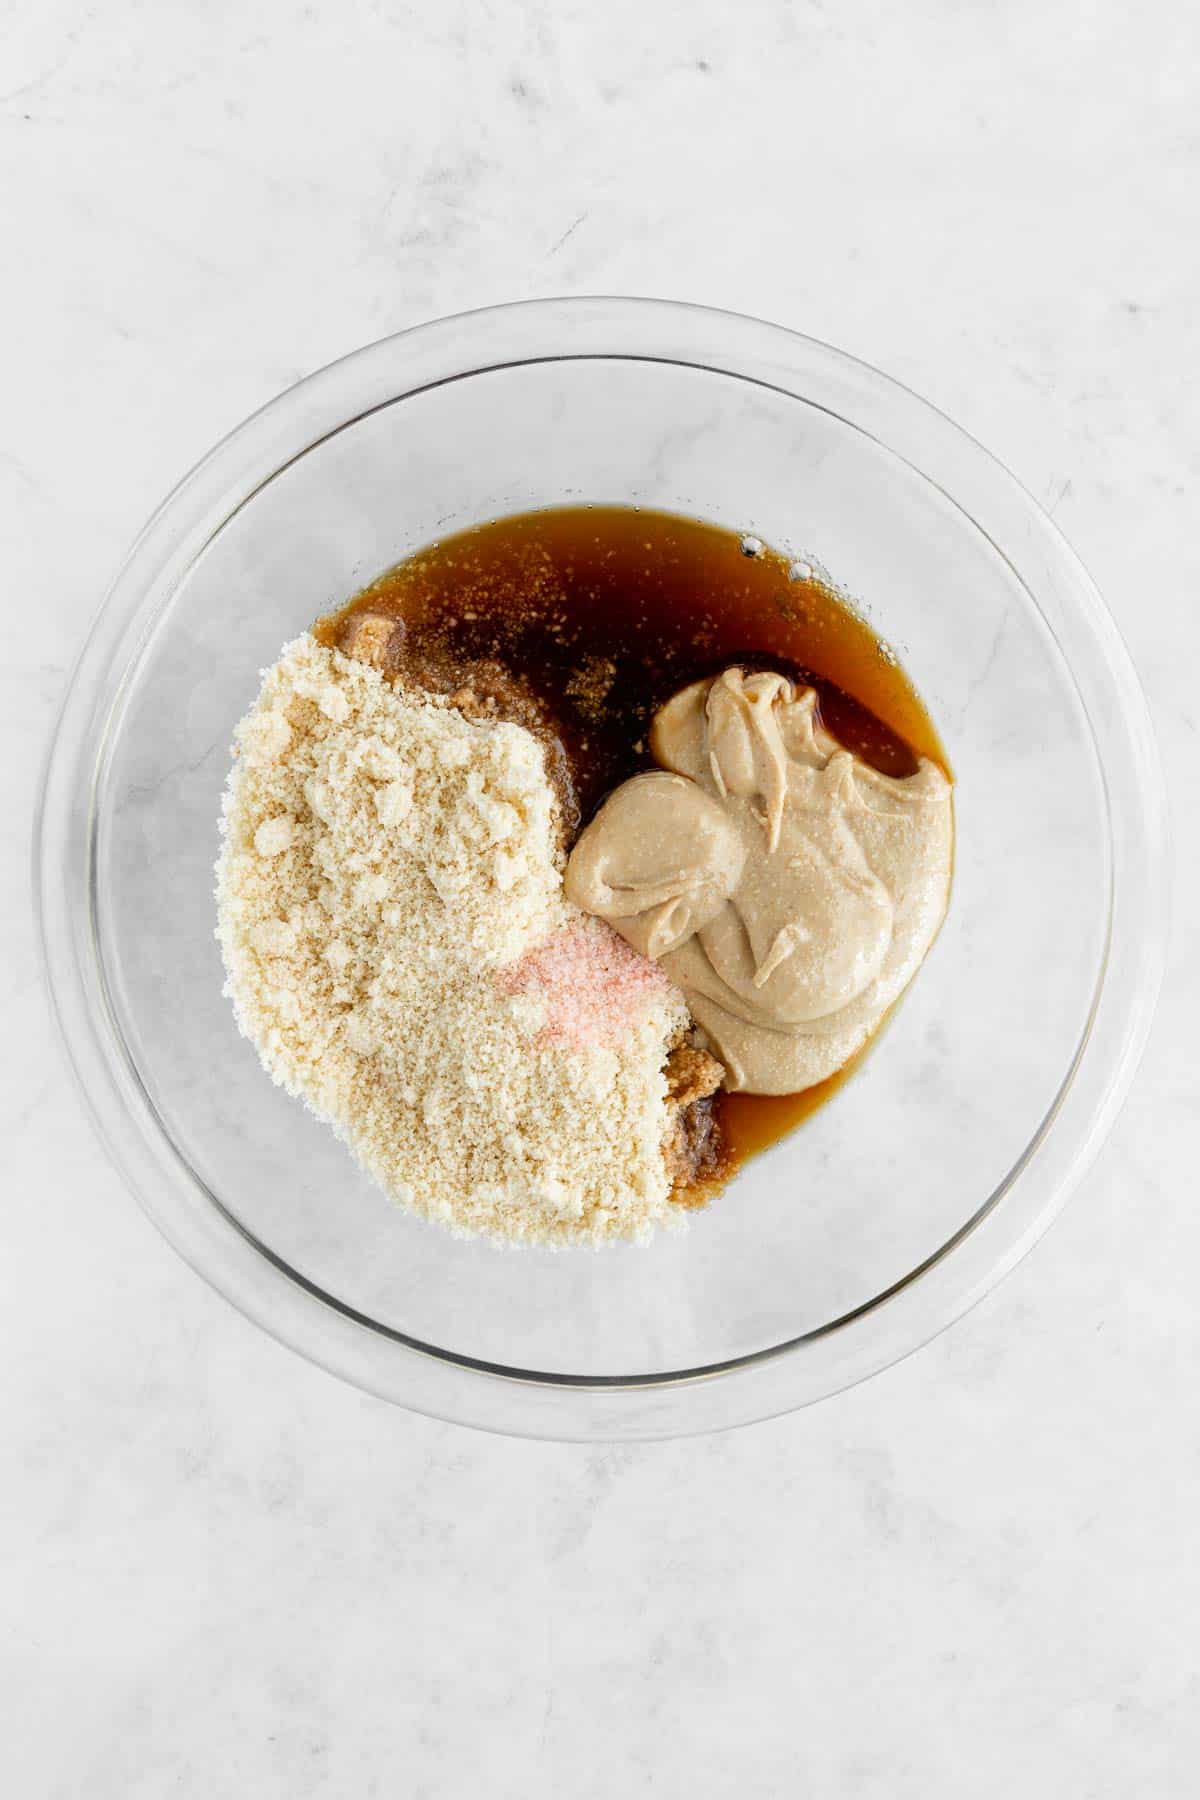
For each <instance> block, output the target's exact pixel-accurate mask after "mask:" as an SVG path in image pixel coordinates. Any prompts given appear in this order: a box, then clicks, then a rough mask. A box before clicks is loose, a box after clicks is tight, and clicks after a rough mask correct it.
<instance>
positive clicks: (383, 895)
mask: <svg viewBox="0 0 1200 1800" xmlns="http://www.w3.org/2000/svg"><path fill="white" fill-rule="evenodd" d="M222 832H223V842H222V848H221V855H220V859H219V861H218V865H217V900H218V928H217V936H218V938H219V940H220V944H221V949H222V953H223V955H224V958H225V967H226V972H227V976H228V981H227V992H228V993H229V995H230V997H231V998H232V1000H233V1002H234V1007H235V1010H236V1013H237V1019H238V1024H239V1026H240V1027H241V1029H242V1031H243V1032H244V1033H245V1034H246V1035H247V1036H248V1037H249V1038H250V1039H251V1040H252V1041H253V1043H254V1044H255V1045H256V1047H257V1049H258V1052H259V1055H260V1056H261V1058H262V1061H263V1063H264V1064H265V1066H266V1068H267V1069H268V1070H269V1071H270V1073H271V1074H272V1076H273V1077H274V1078H275V1080H276V1081H278V1082H280V1083H282V1085H283V1086H284V1087H285V1088H287V1089H288V1090H289V1092H291V1093H294V1094H297V1095H300V1096H301V1097H302V1098H303V1099H304V1100H305V1101H306V1102H307V1103H308V1105H309V1106H311V1107H312V1109H313V1110H314V1111H315V1112H316V1113H318V1114H319V1115H320V1116H321V1117H323V1118H324V1119H326V1120H327V1121H328V1122H329V1123H330V1124H332V1125H333V1126H334V1128H335V1129H336V1130H337V1131H338V1133H339V1135H340V1136H342V1137H343V1138H344V1140H345V1141H346V1143H347V1144H348V1145H349V1146H350V1148H351V1150H352V1151H353V1152H354V1154H355V1156H356V1157H357V1158H358V1160H359V1161H360V1162H361V1163H362V1165H363V1167H364V1168H365V1169H367V1171H368V1172H369V1173H370V1174H371V1175H372V1176H373V1177H374V1178H375V1179H376V1180H377V1181H378V1182H379V1183H380V1184H381V1185H382V1186H383V1187H384V1188H385V1189H386V1190H387V1192H388V1193H389V1194H390V1195H392V1196H393V1197H394V1198H395V1199H397V1200H399V1201H402V1202H403V1203H404V1204H406V1205H408V1206H410V1207H412V1208H413V1209H414V1210H416V1211H417V1212H420V1213H422V1214H424V1215H425V1216H426V1217H428V1218H431V1219H436V1220H438V1221H440V1222H441V1223H443V1224H445V1225H448V1226H449V1227H450V1228H451V1229H452V1230H454V1231H457V1232H461V1233H467V1232H482V1233H486V1234H488V1235H490V1236H493V1237H497V1238H501V1239H506V1240H510V1241H523V1242H533V1243H546V1244H557V1245H562V1244H568V1243H581V1242H582V1243H601V1242H603V1241H605V1240H608V1239H615V1238H644V1237H646V1236H647V1235H648V1234H649V1232H650V1231H651V1230H652V1228H653V1227H654V1226H656V1225H657V1224H659V1223H662V1222H664V1221H665V1220H668V1219H674V1218H676V1217H677V1212H676V1209H674V1208H672V1207H671V1205H670V1190H671V1177H670V1173H669V1169H668V1159H667V1141H668V1136H669V1130H670V1124H671V1119H670V1113H669V1109H668V1106H667V1086H666V1079H665V1077H664V1074H663V1064H664V1062H665V1060H666V1055H667V1050H668V1047H669V1045H670V1044H671V1042H672V1040H673V1039H675V1038H676V1037H677V1035H678V1033H679V1032H680V1030H681V1029H683V1028H684V1027H685V1026H686V1024H687V1013H686V1009H685V1008H684V1006H683V1003H682V1001H681V999H680V997H679V995H678V993H677V991H676V990H675V989H674V988H673V987H671V986H670V985H669V984H668V983H667V982H666V981H665V980H664V978H663V977H662V976H661V974H660V973H659V972H658V971H657V970H655V969H654V968H653V966H652V965H650V964H648V963H645V962H644V961H643V959H642V958H640V957H637V956H636V955H635V954H634V953H633V952H631V951H629V950H628V948H627V947H626V946H625V945H624V944H623V943H621V942H620V940H619V939H617V938H615V936H614V934H613V933H611V931H610V930H609V929H608V927H606V926H603V925H601V924H600V922H599V921H596V920H591V919H588V918H585V916H584V915H583V914H581V913H580V912H579V911H578V910H577V909H576V908H574V907H573V906H570V905H569V904H568V903H567V902H566V901H565V900H564V899H563V897H562V892H561V887H562V879H561V867H560V863H561V859H560V857H559V855H558V853H557V851H556V847H555V802H554V795H553V790H552V788H551V786H550V783H549V781H548V779H547V777H546V772H545V766H544V762H543V757H542V752H541V750H540V748H539V746H538V744H537V742H536V740H535V739H534V738H533V737H532V736H531V735H530V733H528V732H527V731H525V730H523V729H522V728H521V727H520V726H517V725H512V724H506V723H499V722H493V721H485V722H483V723H475V722H472V721H469V720H467V719H465V718H463V717H462V715H461V714H460V713H458V712H457V711H455V710H454V709H453V708H452V707H450V706H449V705H447V704H446V703H445V702H440V701H435V700H433V699H430V698H426V697H424V696H417V695H414V694H411V693H407V692H403V691H401V690H398V689H396V688H394V687H392V686H390V685H389V684H388V683H387V682H386V681H384V679H383V678H382V676H381V675H380V674H379V673H378V671H376V670H375V669H373V668H371V667H369V666H368V665H367V664H365V663H360V662H357V661H354V660H352V659H349V658H347V657H345V656H343V655H341V654H340V653H339V652H337V651H334V650H328V649H325V648H323V647H322V646H321V645H319V644H318V643H317V642H316V641H315V639H313V638H311V637H303V638H300V639H298V640H297V641H296V642H295V643H293V644H290V645H288V646H287V647H286V649H285V650H284V652H283V654H282V655H281V657H280V659H279V661H278V662H277V663H276V664H275V665H274V666H273V667H272V668H270V669H269V670H267V671H266V673H265V675H264V678H263V684H262V689H261V692H260V694H259V697H258V700H257V702H256V703H255V705H254V707H253V708H252V710H251V711H250V713H249V714H248V715H247V717H246V718H245V719H244V720H243V721H242V723H241V724H240V725H239V727H238V730H237V754H236V757H235V761H234V766H233V770H232V772H231V775H230V780H229V785H228V788H227V791H226V796H225V804H224V818H223V822H222Z"/></svg>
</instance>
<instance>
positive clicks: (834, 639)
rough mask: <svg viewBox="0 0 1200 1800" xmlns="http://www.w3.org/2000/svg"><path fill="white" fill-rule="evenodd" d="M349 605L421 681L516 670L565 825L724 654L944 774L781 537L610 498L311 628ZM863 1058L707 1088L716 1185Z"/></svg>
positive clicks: (859, 736)
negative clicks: (399, 645)
mask: <svg viewBox="0 0 1200 1800" xmlns="http://www.w3.org/2000/svg"><path fill="white" fill-rule="evenodd" d="M747 543H751V546H752V553H749V554H748V553H747V550H746V548H744V546H745V545H746V544H747ZM363 611H366V612H371V613H386V614H390V615H393V616H394V617H396V618H397V620H402V621H403V622H404V626H405V631H404V634H403V653H402V656H401V660H400V663H399V666H398V672H402V671H403V669H404V667H405V665H407V666H408V667H409V668H410V669H411V670H412V671H413V672H414V673H417V674H418V675H419V676H420V678H421V679H422V680H423V681H425V683H426V684H427V685H431V686H434V687H440V688H443V689H444V690H445V691H447V692H451V691H453V690H454V688H455V687H456V686H457V685H458V684H459V681H460V679H463V680H466V681H467V682H469V681H470V679H471V670H472V669H477V668H479V667H480V666H482V665H487V664H500V665H502V666H503V667H504V668H505V669H506V670H509V671H511V672H512V674H513V675H514V676H515V677H516V678H517V680H518V682H519V684H520V687H521V689H522V692H523V694H524V695H526V696H527V697H528V706H527V707H526V708H525V709H524V711H523V712H518V714H517V716H520V717H522V718H528V719H530V720H531V721H532V720H533V719H534V718H535V717H536V718H537V719H539V720H540V722H541V723H542V724H543V725H544V727H545V728H546V730H547V731H548V732H549V733H552V734H553V735H554V736H555V737H556V738H557V739H558V741H559V742H561V744H562V747H563V750H564V752H565V779H564V780H561V781H560V784H559V785H560V793H561V795H562V799H563V810H564V814H565V822H566V827H567V831H568V834H569V835H570V836H571V837H573V836H574V834H575V832H576V831H577V830H578V829H579V827H580V826H581V825H584V824H586V823H587V821H588V820H589V819H590V818H591V816H592V814H593V813H594V812H595V810H596V807H597V806H598V804H599V803H600V801H601V800H602V799H603V798H604V796H605V794H607V793H609V792H610V791H611V790H612V789H613V788H615V787H617V786H618V785H619V784H620V783H621V782H622V781H625V780H626V779H627V778H628V777H629V776H631V775H635V774H637V773H638V772H639V770H642V769H646V768H650V767H653V764H652V762H651V759H650V757H649V755H648V754H647V751H646V732H647V729H648V726H649V722H650V719H651V717H652V715H653V714H654V712H655V711H656V710H657V709H658V707H660V706H661V705H662V704H663V702H664V701H666V700H668V699H670V697H671V695H672V694H674V693H676V692H677V691H678V690H679V689H680V688H682V687H686V686H687V684H688V683H689V682H692V681H698V680H700V679H701V678H702V677H704V676H709V675H715V674H718V673H719V672H720V671H721V670H722V669H725V668H728V667H729V666H730V664H733V663H737V664H739V665H740V666H741V667H743V668H747V669H754V668H767V669H776V670H779V671H780V672H781V673H783V674H785V675H788V676H789V677H791V678H792V679H793V680H795V681H798V682H801V683H804V684H806V685H810V686H812V687H814V688H815V689H816V690H817V695H818V699H819V706H820V714H821V719H822V722H823V723H824V724H825V725H826V726H827V727H828V729H829V730H830V731H831V732H832V733H833V734H834V736H835V737H837V738H839V739H840V740H841V742H842V743H843V744H845V745H846V747H847V748H848V749H850V750H853V751H855V752H856V754H857V755H859V756H861V757H862V758H864V760H865V761H867V762H870V763H872V764H874V766H875V767H876V768H878V769H880V770H882V771H883V772H884V773H885V774H889V775H910V774H912V773H913V772H914V771H915V769H916V767H917V762H918V759H919V758H920V757H931V758H932V759H933V760H934V761H935V762H938V763H940V764H941V766H942V767H943V768H946V769H947V772H948V764H947V761H946V756H945V752H944V751H943V749H942V746H941V743H940V741H939V739H938V736H937V733H936V731H935V730H934V727H933V723H932V721H931V719H930V717H929V714H928V713H927V712H926V710H925V707H924V705H923V704H922V702H921V700H920V698H919V696H918V694H917V692H916V690H915V689H914V687H913V686H912V683H911V682H910V681H909V680H908V677H907V676H906V675H905V674H904V671H903V670H902V669H901V668H900V666H899V665H898V663H897V662H896V660H895V658H894V657H893V656H892V655H891V654H890V653H889V652H888V651H887V650H885V648H884V647H883V645H882V644H881V643H880V641H879V639H878V638H877V637H876V636H875V634H874V632H873V631H872V630H871V628H870V626H869V625H868V624H867V623H866V621H865V620H864V619H863V618H862V617H860V615H859V614H858V613H856V612H855V611H853V610H852V609H851V608H850V607H849V606H848V605H847V604H846V603H845V601H843V600H842V599H840V598H839V597H838V596H837V595H836V594H834V593H833V592H832V591H831V590H830V589H828V588H827V587H825V586H823V585H822V584H821V583H820V582H818V581H815V580H812V579H808V578H798V579H797V578H793V577H792V576H791V575H790V574H789V561H788V559H787V558H786V557H785V556H782V555H781V554H779V553H778V552H777V551H774V550H772V549H770V548H769V547H767V548H762V549H761V550H758V551H757V552H756V553H754V552H753V541H752V540H745V539H742V538H740V537H739V536H738V534H737V533H736V532H731V531H726V530H724V529H722V528H721V527H719V526H716V525H709V524H705V523H703V522H702V521H700V520H697V519H688V518H680V517H677V516H675V515H672V514H666V513H656V512H646V511H643V510H640V509H636V508H632V507H615V506H581V507H563V508H561V509H554V510H547V511H544V512H535V513H522V514H518V515H516V516H514V517H512V518H505V519H498V520H496V521H495V522H494V523H492V524H488V525H481V526H477V527H476V528H474V529H473V530H471V531H466V532H463V533H461V534H460V535H458V536H455V537H450V538H445V539H443V540H442V541H441V542H440V543H437V544H433V545H430V546H429V548H428V549H425V550H420V551H418V552H417V553H416V554H415V555H414V556H411V557H409V558H408V559H407V560H406V561H405V562H403V563H400V564H399V565H398V566H397V567H396V568H394V569H392V570H390V571H389V572H388V573H387V574H386V575H383V576H381V577H380V578H379V580H378V581H375V582H373V583H372V585H371V586H370V587H369V588H366V589H365V590H364V591H363V592H362V593H361V594H359V595H356V596H355V598H354V599H353V600H352V601H351V602H350V603H349V605H348V606H347V607H345V608H343V609H342V611H341V612H339V613H338V614H336V615H333V616H332V617H330V618H328V619H325V620H322V621H321V623H320V625H319V626H318V627H317V636H318V637H319V638H320V639H321V641H322V642H324V643H328V644H335V643H337V642H338V641H339V639H340V638H341V636H342V634H343V633H344V631H345V630H346V626H347V621H348V620H349V619H350V618H352V616H353V615H354V614H355V613H358V612H363ZM531 709H532V710H531ZM860 1060H861V1056H860V1057H856V1058H854V1059H853V1060H852V1062H851V1063H850V1064H848V1065H847V1066H846V1068H844V1069H841V1070H839V1071H838V1073H837V1074H836V1075H834V1076H832V1077H831V1078H830V1079H829V1080H828V1081H824V1082H822V1083H820V1085H819V1086H817V1087H813V1088H809V1089H807V1090H806V1091H805V1092H804V1093H801V1094H787V1095H782V1096H768V1095H760V1094H725V1093H722V1094H720V1095H719V1096H718V1100H717V1116H718V1121H719V1125H720V1129H721V1133H722V1137H723V1140H724V1147H725V1161H724V1166H723V1167H722V1170H721V1178H720V1179H721V1182H723V1181H724V1180H725V1179H727V1178H728V1176H729V1175H730V1174H731V1173H732V1172H733V1171H734V1170H735V1169H736V1168H737V1167H738V1166H739V1165H740V1164H741V1163H742V1162H744V1161H745V1160H746V1158H747V1157H749V1156H751V1155H753V1154H754V1153H755V1152H756V1151H758V1150H762V1149H765V1148H766V1147H767V1146H768V1145H770V1144H773V1143H775V1142H776V1141H777V1140H778V1139H779V1138H781V1137H783V1136H784V1135H785V1133H787V1132H788V1131H790V1130H791V1129H792V1128H793V1126H795V1125H797V1124H798V1123H799V1122H800V1121H801V1120H802V1119H805V1118H807V1117H808V1116H809V1115H810V1114H811V1113H813V1112H814V1111H816V1109H817V1108H818V1107H819V1106H821V1105H822V1104H823V1103H824V1101H825V1100H827V1099H828V1098H829V1096H830V1094H831V1093H833V1092H834V1091H835V1090H836V1089H837V1088H838V1087H839V1086H840V1085H841V1083H842V1082H843V1081H844V1080H845V1079H846V1078H847V1076H848V1075H849V1074H850V1073H851V1072H852V1070H853V1068H854V1067H855V1066H857V1063H858V1062H859V1061H860ZM695 1197H696V1200H697V1202H699V1201H700V1200H702V1199H703V1198H704V1197H705V1195H704V1193H703V1192H699V1191H698V1192H697V1193H696V1196H695Z"/></svg>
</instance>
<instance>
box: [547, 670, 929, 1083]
mask: <svg viewBox="0 0 1200 1800" xmlns="http://www.w3.org/2000/svg"><path fill="white" fill-rule="evenodd" d="M649 741H650V749H651V753H652V754H653V757H654V760H655V762H656V763H658V765H659V768H658V769H657V770H652V771H651V772H649V773H647V774H643V775H636V776H634V777H633V779H632V780H630V781H627V782H625V783H624V784H623V785H622V786H621V787H619V788H618V789H617V790H616V791H615V792H614V793H613V794H612V795H611V796H610V797H609V798H608V799H607V800H606V801H605V803H604V804H603V805H602V806H601V808H600V810H599V812H598V813H597V814H596V816H595V818H594V819H593V820H592V822H591V824H590V825H589V826H588V827H587V829H586V830H585V831H584V833H583V834H582V836H581V837H580V838H579V840H578V842H577V843H576V845H575V848H574V850H573V851H572V853H571V857H570V861H569V863H568V866H567V875H566V893H567V897H568V899H570V900H572V901H573V902H574V903H575V904H576V905H577V906H579V907H581V908H583V909H584V911H586V912H590V913H595V914H598V915H599V917H601V918H603V919H607V920H608V921H609V923H610V924H611V925H612V926H613V927H614V928H615V929H616V930H617V931H618V932H619V933H620V934H621V936H622V937H624V938H625V939H626V941H627V942H628V943H630V944H632V945H633V947H634V948H635V949H637V950H640V951H642V952H643V954H644V955H646V956H649V957H651V958H653V959H654V960H655V961H656V962H658V963H660V964H661V965H662V967H663V969H664V971H665V972H666V974H667V975H669V977H670V978H671V980H672V981H673V982H674V983H675V984H676V985H677V986H678V987H679V988H681V989H682V990H683V993H684V995H685V997H686V999H687V1003H688V1006H689V1007H690V1009H691V1012H692V1016H693V1018H694V1019H695V1021H696V1024H697V1025H698V1026H699V1027H700V1029H701V1032H702V1034H703V1037H704V1038H705V1039H706V1040H707V1044H708V1047H709V1048H711V1050H712V1051H713V1053H714V1054H715V1055H716V1056H717V1057H718V1058H719V1059H720V1061H721V1062H722V1063H723V1064H724V1066H725V1070H726V1078H725V1085H726V1086H727V1087H728V1088H731V1089H743V1090H745V1091H747V1092H749V1093H758V1094H788V1093H796V1092H799V1091H800V1090H801V1089H803V1088H808V1087H811V1086H813V1085H814V1084H815V1083H817V1082H820V1081H823V1080H825V1079H826V1078H827V1077H828V1076H830V1075H832V1074H833V1073H835V1072H836V1070H838V1069H839V1068H841V1066H842V1065H843V1063H845V1062H846V1061H848V1059H849V1058H850V1057H851V1056H853V1055H854V1053H855V1052H856V1051H857V1050H858V1049H860V1048H861V1047H862V1045H863V1044H864V1043H865V1042H866V1040H867V1039H868V1038H869V1037H870V1036H871V1034H872V1032H873V1031H874V1030H875V1029H876V1027H877V1026H878V1025H879V1024H880V1023H881V1021H882V1020H883V1018H884V1015H885V1014H886V1013H887V1011H888V1010H889V1008H890V1007H891V1006H892V1005H893V1004H894V1003H895V1001H896V1000H897V999H898V998H899V996H900V994H901V993H902V992H903V991H904V989H905V987H906V986H907V985H908V983H909V981H910V980H911V979H912V977H913V975H914V974H915V973H916V970H917V968H918V967H919V966H920V963H921V961H922V959H923V957H924V956H925V953H926V951H927V950H928V949H929V946H930V945H931V944H932V942H933V940H934V938H935V937H936V935H937V932H938V928H939V926H940V925H941V922H942V919H943V918H944V916H945V912H946V906H947V902H948V899H949V893H950V878H951V869H952V863H953V847H954V809H953V799H952V788H951V784H950V781H949V780H948V778H947V777H946V775H945V774H943V772H942V770H941V769H939V768H938V767H937V765H936V764H935V763H933V762H930V761H928V760H923V761H921V763H920V764H919V766H918V769H917V771H916V773H915V774H913V775H911V776H908V777H905V778H897V777H893V776H888V775H884V774H881V773H880V772H879V771H878V770H876V769H873V768H871V767H870V765H869V764H867V763H865V762H863V761H862V760H861V759H860V758H858V757H856V756H854V755H853V754H852V753H851V752H850V751H849V750H847V749H845V748H844V747H843V746H842V745H841V744H840V743H839V742H838V741H837V739H836V738H834V737H833V736H831V734H830V733H829V732H828V731H827V730H825V729H824V727H823V726H822V725H821V724H820V722H819V718H818V715H817V697H816V694H815V692H814V690H813V689H812V688H797V687H796V686H794V685H793V684H792V683H791V682H790V681H787V680H785V678H784V677H783V676H781V675H775V674H767V673H760V674H751V675H746V674H743V672H742V670H741V669H738V668H730V669H726V670H725V671H724V673H723V674H721V675H719V676H717V677H716V678H715V679H713V680H707V681H700V682H696V683H694V684H693V685H692V686H690V687H687V688H685V689H684V690H683V691H682V692H681V693H678V694H676V695H675V696H674V698H673V699H671V700H669V701H668V702H667V704H666V705H665V706H663V707H662V708H661V709H660V710H659V711H658V713H656V715H655V717H654V721H653V724H652V726H651V731H650V740H649Z"/></svg>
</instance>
